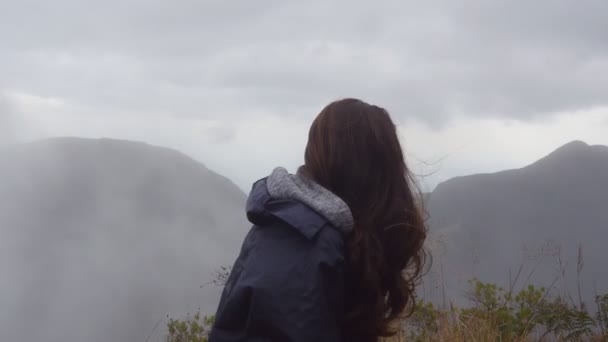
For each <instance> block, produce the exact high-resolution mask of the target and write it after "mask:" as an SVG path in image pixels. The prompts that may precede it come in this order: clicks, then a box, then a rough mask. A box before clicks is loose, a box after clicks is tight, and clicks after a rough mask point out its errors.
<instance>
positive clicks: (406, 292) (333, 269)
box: [210, 99, 426, 342]
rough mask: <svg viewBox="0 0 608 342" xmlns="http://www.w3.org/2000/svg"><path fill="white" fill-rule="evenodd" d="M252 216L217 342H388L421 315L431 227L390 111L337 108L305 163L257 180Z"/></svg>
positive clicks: (314, 137) (318, 130) (318, 127)
mask: <svg viewBox="0 0 608 342" xmlns="http://www.w3.org/2000/svg"><path fill="white" fill-rule="evenodd" d="M247 215H248V217H249V219H250V221H251V222H252V223H253V224H254V226H253V228H252V229H251V231H250V233H249V234H248V236H247V238H246V239H245V242H244V244H243V248H242V250H241V254H240V256H239V258H238V259H237V261H236V262H235V265H234V267H233V271H232V274H231V276H230V279H229V281H228V284H227V285H226V288H225V289H224V293H223V295H222V299H221V302H220V306H219V308H218V312H217V316H216V323H215V325H214V328H213V331H212V333H211V336H210V341H211V342H221V341H376V340H377V338H378V337H379V336H387V335H390V334H392V332H393V331H392V330H391V323H392V322H393V321H395V320H397V319H400V318H402V317H403V316H404V313H408V308H410V309H411V308H412V304H413V295H414V284H415V281H416V279H417V278H418V277H419V275H420V273H421V269H422V267H423V263H424V251H423V248H422V246H423V242H424V239H425V237H426V227H425V225H424V222H423V219H422V214H421V212H420V209H419V208H418V202H417V200H416V197H415V192H414V191H413V181H412V176H411V174H410V172H409V169H408V168H407V165H406V163H405V158H404V155H403V152H402V150H401V145H400V143H399V139H398V136H397V130H396V127H395V125H394V124H393V122H392V120H391V119H390V116H389V115H388V113H387V112H386V110H384V109H382V108H380V107H376V106H372V105H369V104H367V103H365V102H362V101H360V100H355V99H346V100H342V101H337V102H334V103H331V104H329V105H328V106H327V107H325V108H324V109H323V111H321V113H320V114H319V115H318V116H317V118H316V119H315V121H314V122H313V124H312V126H311V129H310V133H309V139H308V145H307V147H306V151H305V164H304V165H303V166H302V167H301V168H300V169H299V170H298V172H297V173H296V174H294V175H291V174H289V173H288V172H287V171H286V170H285V169H282V168H277V169H275V171H274V172H273V173H272V174H271V175H270V176H269V177H267V178H265V179H263V180H261V181H259V182H257V183H256V184H254V186H253V189H252V192H251V194H250V196H249V201H248V205H247Z"/></svg>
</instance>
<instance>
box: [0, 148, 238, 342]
mask: <svg viewBox="0 0 608 342" xmlns="http://www.w3.org/2000/svg"><path fill="white" fill-rule="evenodd" d="M245 199H246V197H245V194H244V193H243V192H242V191H241V190H240V189H238V188H237V187H236V186H235V185H234V184H233V183H231V182H230V181H229V180H228V179H226V178H224V177H222V176H220V175H218V174H215V173H213V172H212V171H210V170H209V169H207V168H206V167H205V166H203V165H202V164H200V163H198V162H196V161H194V160H192V159H191V158H188V157H187V156H185V155H183V154H181V153H179V152H176V151H173V150H170V149H166V148H159V147H153V146H149V145H146V144H143V143H135V142H128V141H118V140H108V139H101V140H86V139H77V138H60V139H51V140H45V141H40V142H35V143H30V144H22V145H11V146H7V147H4V148H2V149H0V234H1V236H2V238H1V239H0V274H1V276H2V281H1V283H2V285H1V286H0V303H1V304H0V340H2V341H100V342H106V341H145V340H146V338H147V337H148V335H150V334H152V338H150V340H154V341H157V340H162V336H160V335H159V334H161V331H162V330H163V325H164V324H161V323H164V322H165V319H166V316H167V315H168V314H169V315H177V316H178V317H179V315H181V314H184V313H186V312H193V311H195V310H197V308H199V307H201V309H202V311H203V312H205V313H209V312H213V310H214V309H215V307H216V305H217V299H218V298H219V292H218V291H219V289H218V288H214V287H213V286H204V287H203V288H201V285H202V284H204V283H206V282H208V281H209V280H210V279H211V278H212V273H213V271H214V270H215V269H216V267H219V266H221V265H229V264H231V263H232V261H233V260H234V257H235V256H236V255H237V253H238V249H239V247H240V243H241V241H242V239H243V237H244V235H245V234H246V232H247V230H248V224H247V223H246V218H245V214H244V205H245ZM157 323H158V327H156V328H155V325H156V324H157Z"/></svg>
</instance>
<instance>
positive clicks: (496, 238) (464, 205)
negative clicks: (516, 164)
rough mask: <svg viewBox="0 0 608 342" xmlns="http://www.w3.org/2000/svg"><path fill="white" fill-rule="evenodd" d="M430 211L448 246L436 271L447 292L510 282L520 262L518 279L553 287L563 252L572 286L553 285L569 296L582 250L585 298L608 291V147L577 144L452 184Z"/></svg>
mask: <svg viewBox="0 0 608 342" xmlns="http://www.w3.org/2000/svg"><path fill="white" fill-rule="evenodd" d="M428 209H429V212H430V216H431V218H430V225H431V228H432V230H433V233H434V234H435V235H436V236H439V237H440V238H441V239H442V240H443V241H444V242H445V244H444V245H443V246H444V248H443V254H442V253H438V255H437V256H436V258H435V263H436V265H435V271H436V272H440V271H439V266H442V267H443V270H444V271H443V273H444V276H443V279H445V283H447V286H446V287H447V288H448V289H452V290H454V289H459V290H462V289H464V288H465V287H466V280H468V279H470V278H471V277H472V276H477V277H480V278H482V279H483V280H488V281H495V282H499V283H501V284H508V283H509V281H510V280H511V281H512V280H513V279H514V278H515V274H516V272H517V270H518V267H519V266H520V265H521V264H524V265H525V267H524V271H523V274H524V275H523V276H522V277H520V281H521V280H525V279H522V278H527V275H528V274H530V273H532V274H533V275H532V276H531V277H530V281H533V282H537V283H542V284H544V285H550V284H551V283H552V282H553V281H554V279H555V278H556V277H557V276H558V274H559V273H560V266H559V260H558V258H557V254H561V257H562V266H564V265H565V268H566V269H567V274H566V277H567V281H566V283H562V280H561V279H560V280H559V281H558V283H556V285H559V286H561V287H562V288H565V286H568V287H569V289H570V291H571V292H572V291H574V280H575V278H576V263H577V259H578V255H577V249H578V246H579V245H581V246H582V250H583V257H584V268H583V273H582V278H581V279H582V283H583V292H584V294H585V297H586V298H589V297H590V296H591V295H592V294H593V291H594V287H597V290H602V289H603V290H604V291H606V290H608V272H606V271H605V269H606V267H605V262H606V260H607V254H606V245H607V243H608V147H605V146H589V145H587V144H585V143H583V142H572V143H569V144H567V145H565V146H563V147H561V148H559V149H557V150H556V151H554V152H553V153H551V154H550V155H548V156H546V157H545V158H542V159H541V160H539V161H537V162H536V163H534V164H532V165H529V166H527V167H524V168H521V169H517V170H509V171H503V172H498V173H494V174H480V175H472V176H466V177H458V178H454V179H451V180H448V181H446V182H445V183H442V184H440V185H439V186H438V187H437V189H436V190H435V191H434V192H433V193H432V194H431V195H430V200H429V203H428ZM541 256H542V257H541ZM439 264H440V265H439ZM509 269H511V274H509ZM435 276H437V274H435ZM435 280H436V282H437V283H436V284H435V285H434V288H435V289H437V288H441V287H442V286H443V283H444V281H442V280H441V277H438V278H436V279H435ZM460 294H461V293H460ZM573 294H574V293H573ZM450 295H453V296H458V295H459V293H457V292H456V293H451V294H450Z"/></svg>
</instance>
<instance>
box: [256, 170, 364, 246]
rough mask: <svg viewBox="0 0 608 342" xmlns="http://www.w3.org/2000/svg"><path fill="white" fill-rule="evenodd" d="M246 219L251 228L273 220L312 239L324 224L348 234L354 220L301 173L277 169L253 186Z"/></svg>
mask: <svg viewBox="0 0 608 342" xmlns="http://www.w3.org/2000/svg"><path fill="white" fill-rule="evenodd" d="M247 217H248V219H249V221H251V222H252V223H254V224H263V223H266V222H269V221H272V220H273V219H275V218H278V219H281V220H282V221H285V222H286V223H288V224H289V225H290V226H292V227H294V228H295V229H297V230H299V231H300V232H302V233H303V234H304V235H306V236H308V237H312V236H313V235H314V234H315V233H316V232H317V231H318V230H319V229H321V228H322V227H323V226H324V225H326V224H328V223H329V224H331V225H332V226H333V227H334V228H336V229H337V230H339V231H340V232H342V233H343V234H348V233H350V232H351V231H352V229H353V225H354V219H353V216H352V213H351V211H350V208H349V207H348V205H347V204H346V203H345V202H344V201H343V200H342V199H340V198H339V197H338V196H336V195H335V194H333V193H332V192H331V191H329V190H327V189H325V188H324V187H322V186H321V185H319V184H317V183H316V182H314V181H313V180H311V179H309V178H308V177H306V176H305V175H303V174H302V173H301V172H298V173H296V174H290V173H289V172H287V170H285V169H284V168H281V167H279V168H276V169H275V170H274V171H273V172H272V173H271V174H270V176H268V177H267V178H264V179H261V180H259V181H258V182H256V183H255V184H254V185H253V188H252V190H251V193H250V195H249V198H248V200H247Z"/></svg>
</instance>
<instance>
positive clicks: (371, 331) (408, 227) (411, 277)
mask: <svg viewBox="0 0 608 342" xmlns="http://www.w3.org/2000/svg"><path fill="white" fill-rule="evenodd" d="M308 139H309V140H308V145H307V147H306V152H305V164H304V166H303V170H302V171H303V172H305V173H306V174H308V175H309V176H310V177H312V178H313V179H314V180H315V181H316V182H318V183H319V184H321V185H322V186H324V187H326V188H327V189H329V190H331V191H332V192H333V193H335V194H336V195H337V196H339V197H340V198H342V200H344V201H345V202H346V203H347V204H348V206H349V207H350V209H351V211H352V213H353V217H354V222H355V225H354V229H353V232H352V233H351V234H350V235H349V236H348V237H347V238H346V279H345V284H346V286H345V290H346V293H345V308H344V309H345V322H344V325H343V330H344V334H345V340H346V341H351V340H352V341H354V340H357V341H377V339H378V336H388V335H391V334H393V333H394V331H393V330H392V328H391V323H392V322H394V321H395V320H396V319H398V318H402V317H405V316H407V315H409V314H411V312H412V311H411V310H412V309H413V307H414V305H413V303H414V301H415V299H414V288H415V284H416V281H417V280H418V278H419V277H420V275H421V272H422V268H423V265H424V263H425V252H424V249H423V243H424V240H425V238H426V231H427V230H426V226H425V222H424V219H423V215H422V212H421V208H420V207H419V205H420V203H419V202H418V198H417V197H416V194H418V192H417V191H414V190H415V189H416V187H415V185H414V184H415V182H414V180H413V176H412V174H411V172H410V170H409V169H408V167H407V165H406V163H405V157H404V155H403V151H402V149H401V145H400V142H399V138H398V135H397V130H396V127H395V124H394V123H393V121H392V120H391V118H390V116H389V114H388V112H387V111H386V110H385V109H383V108H380V107H377V106H373V105H370V104H367V103H365V102H363V101H360V100H356V99H345V100H340V101H336V102H333V103H331V104H329V105H328V106H327V107H325V108H324V109H323V110H322V111H321V113H320V114H319V115H318V116H317V118H316V119H315V120H314V122H313V124H312V126H311V128H310V133H309V138H308Z"/></svg>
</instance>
